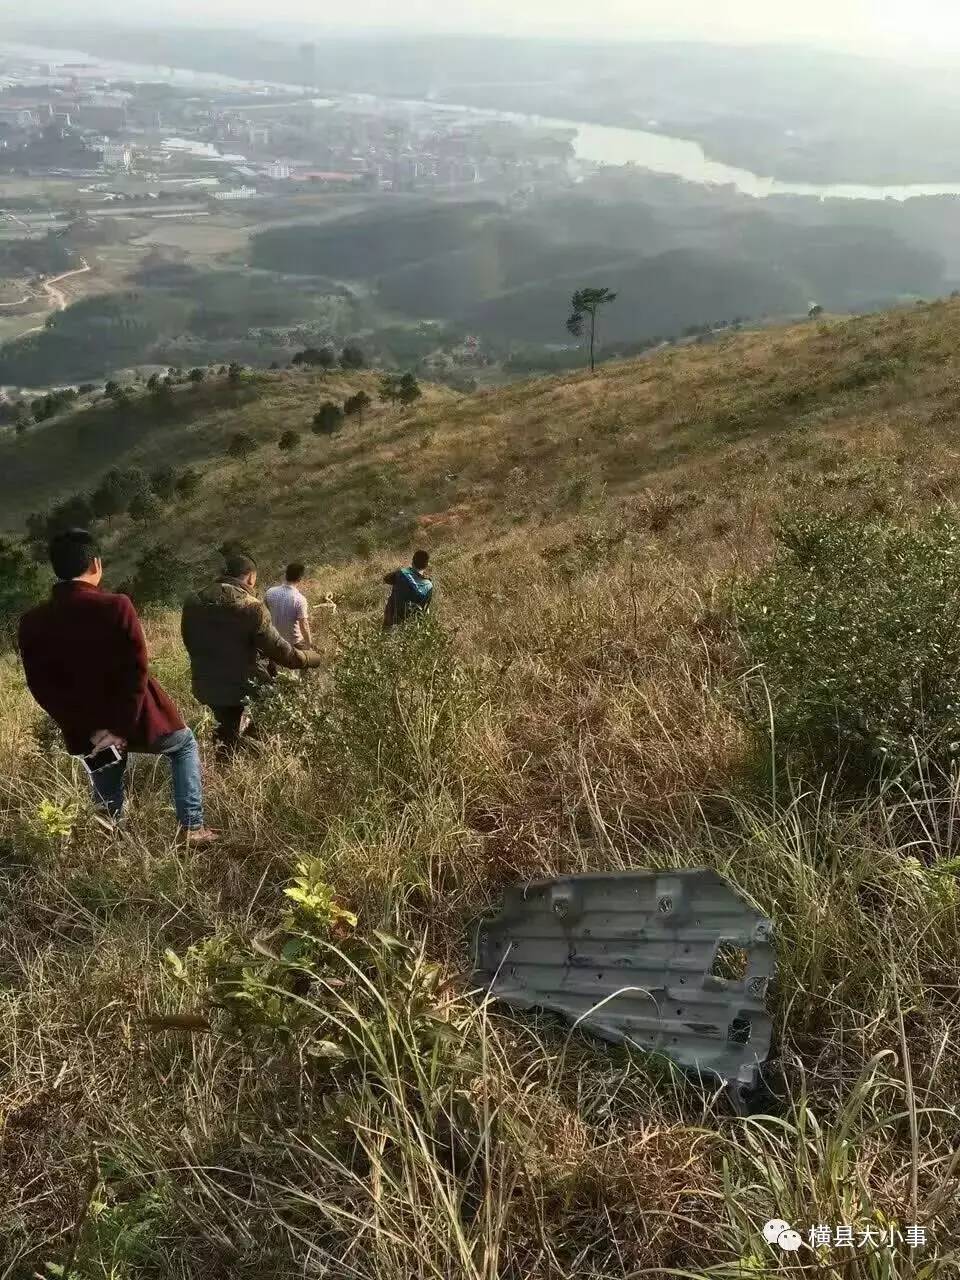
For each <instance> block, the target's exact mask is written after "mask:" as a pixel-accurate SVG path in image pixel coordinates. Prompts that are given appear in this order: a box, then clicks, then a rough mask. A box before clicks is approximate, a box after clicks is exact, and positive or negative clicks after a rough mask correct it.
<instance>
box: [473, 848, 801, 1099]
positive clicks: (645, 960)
mask: <svg viewBox="0 0 960 1280" xmlns="http://www.w3.org/2000/svg"><path fill="white" fill-rule="evenodd" d="M773 939H774V930H773V924H772V922H771V921H770V920H768V919H766V918H765V917H763V916H761V915H759V914H758V913H757V912H756V911H754V909H753V908H752V907H751V906H750V905H749V904H748V903H747V902H745V901H744V899H743V898H742V897H741V896H740V895H739V894H738V893H737V891H736V890H735V889H733V888H732V887H731V885H730V884H728V883H727V881H726V880H724V879H723V877H722V876H720V875H718V874H717V872H715V871H712V870H710V869H708V868H700V869H694V870H687V869H679V870H670V871H629V872H611V873H598V874H595V875H580V876H568V877H564V878H561V879H557V880H539V881H535V882H533V883H531V884H527V885H518V886H514V887H512V888H510V889H508V890H507V892H506V895H505V898H504V903H503V908H502V910H501V911H500V913H499V915H497V916H494V917H491V918H489V919H487V920H484V921H483V922H482V923H481V925H480V928H479V930H478V932H477V946H476V966H477V975H478V979H479V980H480V981H481V982H482V983H483V984H484V986H485V987H486V988H487V989H488V990H489V992H490V994H491V995H492V996H493V997H494V998H496V999H498V1000H502V1001H504V1002H505V1003H506V1004H508V1005H511V1006H513V1007H515V1008H519V1009H548V1010H552V1011H554V1012H557V1013H560V1014H562V1015H563V1016H564V1017H566V1018H567V1019H569V1020H570V1021H571V1022H576V1023H577V1024H578V1025H579V1026H581V1027H583V1028H584V1029H586V1030H589V1031H591V1032H593V1033H594V1034H596V1035H598V1036H600V1037H602V1038H603V1039H605V1040H610V1041H614V1042H622V1043H625V1044H628V1045H632V1046H634V1047H635V1048H639V1049H642V1050H644V1051H645V1052H650V1053H659V1054H665V1055H666V1056H667V1057H669V1058H670V1059H671V1060H672V1061H674V1062H676V1063H677V1064H678V1065H679V1066H680V1067H682V1068H683V1069H684V1070H685V1071H686V1072H688V1073H689V1074H691V1075H692V1076H694V1077H697V1078H700V1079H704V1078H706V1079H708V1080H714V1081H719V1082H721V1083H722V1084H724V1085H726V1086H728V1091H729V1095H730V1098H731V1101H732V1102H733V1104H734V1105H735V1106H736V1107H737V1109H738V1110H743V1109H744V1106H745V1099H746V1098H747V1097H748V1095H749V1094H750V1092H751V1091H752V1090H753V1089H755V1088H756V1087H757V1084H758V1082H759V1076H760V1069H761V1068H762V1066H763V1063H764V1061H765V1060H766V1057H767V1054H768V1053H769V1052H770V1041H771V1036H772V1020H771V1018H770V1014H769V1012H768V1009H767V993H768V990H769V987H770V983H771V981H772V979H773V977H774V975H775V971H776V956H775V952H774V946H773ZM681 987H682V988H683V991H682V993H681V991H680V988H681ZM681 996H682V998H680V997H681Z"/></svg>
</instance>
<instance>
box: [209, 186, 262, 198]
mask: <svg viewBox="0 0 960 1280" xmlns="http://www.w3.org/2000/svg"><path fill="white" fill-rule="evenodd" d="M256 194H257V188H256V187H231V188H230V189H229V190H227V191H215V192H214V193H213V198H214V200H250V199H251V198H252V197H253V196H255V195H256Z"/></svg>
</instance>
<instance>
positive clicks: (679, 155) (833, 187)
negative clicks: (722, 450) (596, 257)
mask: <svg viewBox="0 0 960 1280" xmlns="http://www.w3.org/2000/svg"><path fill="white" fill-rule="evenodd" d="M3 51H7V52H10V53H20V54H24V55H27V56H35V57H42V58H43V59H44V60H45V61H49V62H51V63H57V62H60V63H63V62H65V61H81V60H82V61H85V62H86V63H88V64H90V65H92V66H96V67H97V68H98V70H100V71H101V73H102V74H104V75H114V76H117V77H118V78H123V77H124V76H128V77H129V78H131V79H138V80H145V79H162V80H166V81H167V82H168V83H173V84H189V85H194V86H195V87H198V88H200V87H202V88H207V89H230V88H237V89H246V90H247V91H248V92H250V91H251V90H253V89H258V90H260V92H261V93H262V92H263V91H264V90H281V91H285V92H295V93H304V87H303V86H302V85H278V84H269V83H267V82H266V81H256V82H251V81H249V80H237V79H235V78H233V77H231V76H222V75H215V74H211V73H209V72H197V71H187V70H184V69H182V68H172V67H163V68H161V67H147V66H143V65H141V64H137V63H119V62H115V61H110V60H108V59H104V58H98V57H96V56H94V55H92V54H84V53H82V52H79V51H77V50H65V49H46V48H39V47H37V46H33V45H20V44H7V43H0V52H3ZM316 101H317V102H318V103H321V102H322V103H328V102H330V101H331V100H330V99H316ZM342 101H343V102H344V103H345V104H349V103H350V102H378V103H380V104H381V105H382V106H383V107H388V106H389V105H390V104H391V103H394V104H396V103H397V102H399V103H400V105H402V106H406V107H415V108H420V109H429V110H432V111H443V112H451V113H456V114H458V115H461V116H465V117H470V116H474V117H476V116H484V117H486V118H487V119H499V120H512V121H514V122H515V123H517V124H524V125H530V126H536V127H546V128H550V129H557V130H561V129H562V130H565V131H567V132H570V133H572V134H574V138H573V147H574V152H575V154H576V156H577V158H578V159H579V160H584V161H587V162H590V163H593V164H609V165H626V164H632V165H636V166H637V167H638V168H640V169H648V170H650V171H651V172H652V173H662V174H669V175H670V176H672V177H675V178H682V179H683V180H684V181H685V182H696V183H700V184H701V185H704V186H725V187H733V188H735V189H736V190H737V191H739V192H741V194H743V195H745V196H754V197H756V198H757V199H762V198H764V197H768V196H807V197H810V198H813V199H815V200H910V199H913V198H914V197H917V196H960V181H958V182H953V183H950V182H947V183H944V182H914V183H907V184H904V185H900V186H865V185H862V184H858V183H831V184H825V185H821V184H817V183H812V182H784V181H782V180H781V179H779V178H765V177H762V176H761V175H759V174H756V173H751V172H750V170H749V169H738V168H736V167H735V166H734V165H729V164H723V163H722V162H721V161H719V160H711V159H710V157H709V156H708V155H707V154H706V153H705V152H704V149H703V147H702V146H701V145H700V143H699V142H692V141H691V140H690V139H688V138H672V137H669V136H668V135H666V134H660V133H650V132H649V131H647V130H645V129H624V128H616V127H613V126H610V125H600V124H586V123H584V122H583V121H579V120H556V119H553V118H551V117H548V116H531V115H520V114H518V113H517V112H510V111H498V110H496V109H495V108H484V107H466V106H461V105H458V104H454V103H445V102H418V101H403V100H399V99H384V98H380V99H374V98H371V97H369V96H368V95H366V94H345V95H343V98H342Z"/></svg>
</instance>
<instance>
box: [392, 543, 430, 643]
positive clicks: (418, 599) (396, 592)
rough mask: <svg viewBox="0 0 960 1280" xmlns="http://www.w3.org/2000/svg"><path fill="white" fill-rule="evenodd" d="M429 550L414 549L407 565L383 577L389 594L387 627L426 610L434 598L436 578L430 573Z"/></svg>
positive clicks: (396, 624)
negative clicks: (430, 576) (429, 574)
mask: <svg viewBox="0 0 960 1280" xmlns="http://www.w3.org/2000/svg"><path fill="white" fill-rule="evenodd" d="M429 564H430V553H429V551H415V552H414V555H413V563H412V564H411V565H410V567H409V568H407V569H394V571H393V572H392V573H388V574H387V575H386V577H385V578H384V580H383V581H384V583H385V584H386V586H388V587H390V597H389V599H388V600H387V607H386V609H385V610H384V614H383V625H384V629H385V630H389V629H390V628H391V627H396V626H399V625H400V624H401V623H402V622H406V621H407V619H408V618H411V617H416V616H418V615H421V614H424V613H426V612H427V610H428V609H429V608H430V602H431V601H432V599H433V582H432V581H431V579H430V578H428V577H427V568H428V566H429Z"/></svg>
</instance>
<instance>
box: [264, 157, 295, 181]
mask: <svg viewBox="0 0 960 1280" xmlns="http://www.w3.org/2000/svg"><path fill="white" fill-rule="evenodd" d="M291 172H292V171H291V168H290V166H289V165H288V164H287V163H286V162H285V161H283V160H274V162H273V164H272V165H270V166H269V168H268V169H267V177H268V178H272V180H273V181H274V182H286V181H287V179H288V178H289V177H290V174H291Z"/></svg>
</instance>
